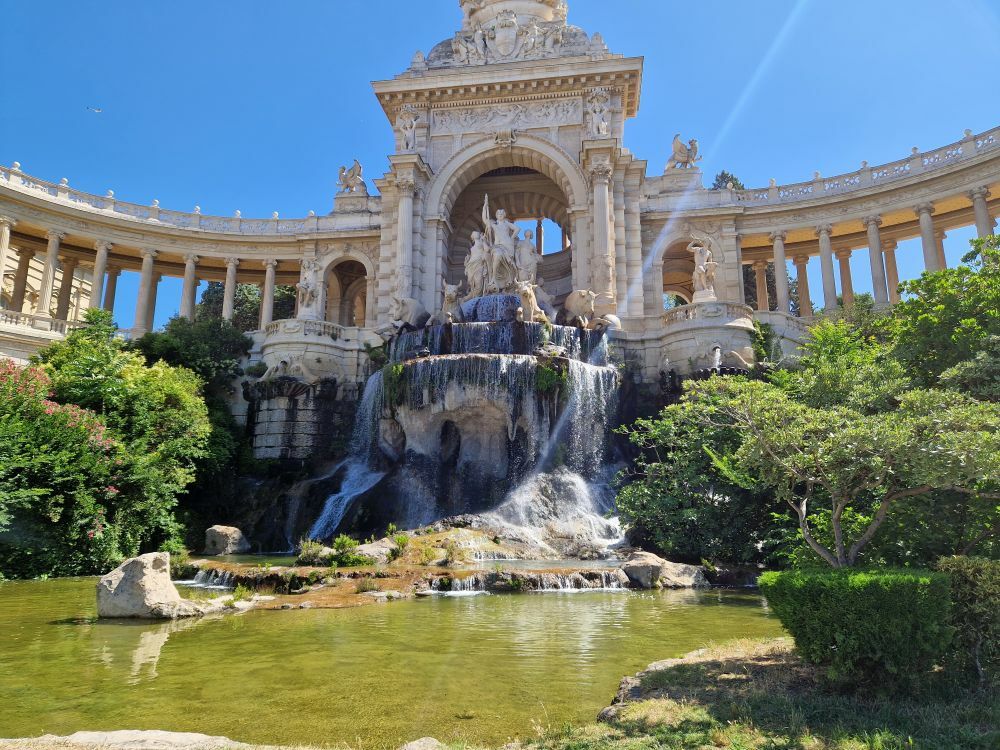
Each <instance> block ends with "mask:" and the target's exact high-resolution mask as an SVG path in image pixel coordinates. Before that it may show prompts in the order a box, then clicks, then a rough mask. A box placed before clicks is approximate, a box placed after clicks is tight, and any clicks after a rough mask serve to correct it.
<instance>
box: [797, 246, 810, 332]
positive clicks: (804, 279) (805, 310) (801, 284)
mask: <svg viewBox="0 0 1000 750" xmlns="http://www.w3.org/2000/svg"><path fill="white" fill-rule="evenodd" d="M794 262H795V272H796V279H797V281H798V289H799V317H800V318H811V317H812V314H813V308H812V300H811V299H810V298H809V272H808V268H809V256H808V255H798V256H796V257H795V261H794Z"/></svg>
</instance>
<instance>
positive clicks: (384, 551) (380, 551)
mask: <svg viewBox="0 0 1000 750" xmlns="http://www.w3.org/2000/svg"><path fill="white" fill-rule="evenodd" d="M396 549H397V547H396V543H395V542H394V541H393V540H392V539H390V538H389V537H385V538H383V539H379V540H378V541H376V542H370V543H369V544H360V545H358V548H357V549H356V550H355V552H357V553H358V554H361V555H367V556H368V557H370V558H371V559H372V560H374V561H375V562H376V563H378V564H379V565H385V564H386V563H387V562H389V560H390V559H392V555H393V553H395V551H396Z"/></svg>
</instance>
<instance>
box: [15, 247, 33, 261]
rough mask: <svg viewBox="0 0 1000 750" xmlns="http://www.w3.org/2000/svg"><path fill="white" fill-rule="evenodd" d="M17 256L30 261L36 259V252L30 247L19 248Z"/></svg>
mask: <svg viewBox="0 0 1000 750" xmlns="http://www.w3.org/2000/svg"><path fill="white" fill-rule="evenodd" d="M17 254H18V255H19V256H20V257H22V258H27V259H28V260H31V259H32V258H34V257H35V251H34V250H32V249H31V248H30V247H19V248H17Z"/></svg>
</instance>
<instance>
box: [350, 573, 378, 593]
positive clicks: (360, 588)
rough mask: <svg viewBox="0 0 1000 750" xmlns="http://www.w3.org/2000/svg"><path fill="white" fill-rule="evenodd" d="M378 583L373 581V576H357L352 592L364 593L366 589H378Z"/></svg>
mask: <svg viewBox="0 0 1000 750" xmlns="http://www.w3.org/2000/svg"><path fill="white" fill-rule="evenodd" d="M378 590H379V587H378V584H377V583H376V582H375V579H374V578H369V577H367V576H366V577H364V578H359V579H358V580H357V583H355V584H354V592H355V593H357V594H364V593H366V592H368V591H378Z"/></svg>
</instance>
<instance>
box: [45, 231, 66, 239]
mask: <svg viewBox="0 0 1000 750" xmlns="http://www.w3.org/2000/svg"><path fill="white" fill-rule="evenodd" d="M45 236H46V237H48V238H49V242H53V241H55V242H62V241H63V240H64V239H65V238H66V233H65V232H60V231H59V230H58V229H50V230H49V231H47V232H46V233H45Z"/></svg>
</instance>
